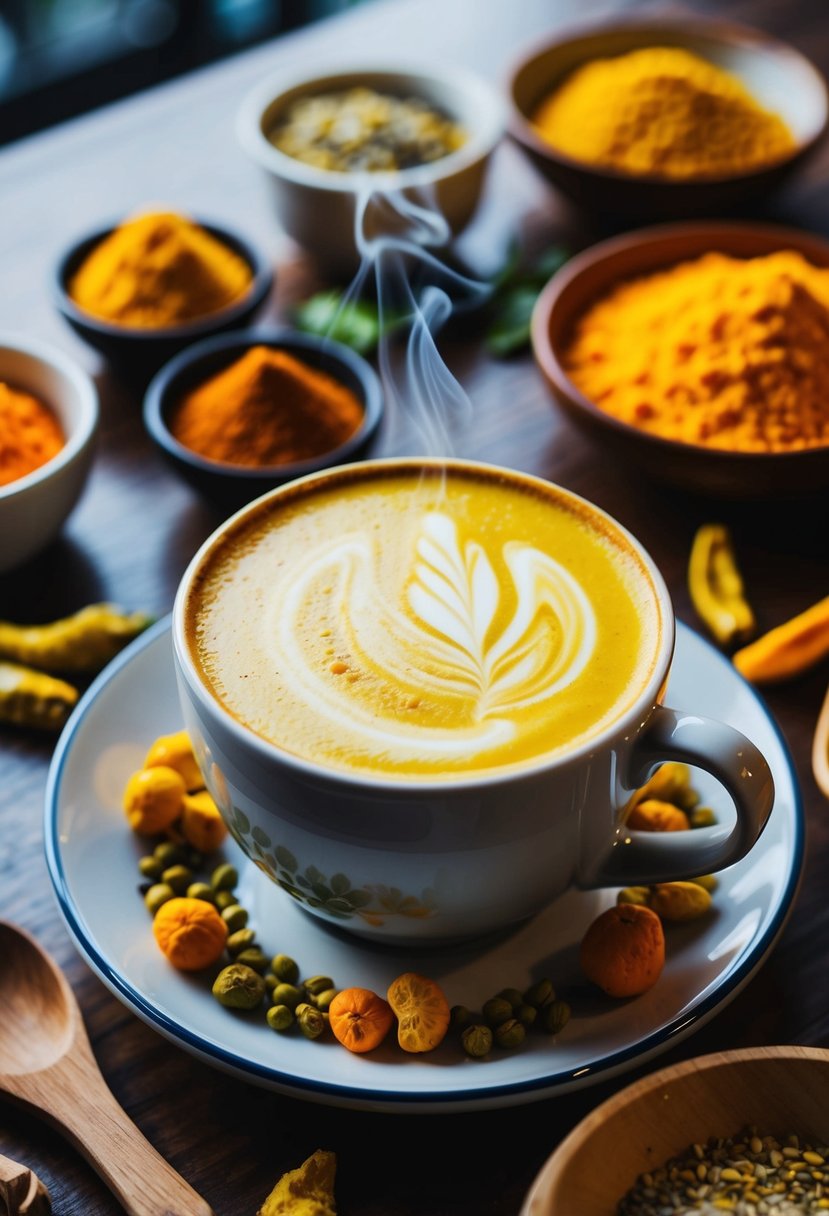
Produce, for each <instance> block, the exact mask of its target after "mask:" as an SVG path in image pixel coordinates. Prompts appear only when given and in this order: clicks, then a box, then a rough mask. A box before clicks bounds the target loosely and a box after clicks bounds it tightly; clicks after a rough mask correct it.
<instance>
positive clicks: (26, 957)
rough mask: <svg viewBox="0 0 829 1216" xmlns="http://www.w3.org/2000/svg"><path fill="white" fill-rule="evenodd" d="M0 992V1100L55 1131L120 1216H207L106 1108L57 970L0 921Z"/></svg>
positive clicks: (121, 1116) (109, 1100)
mask: <svg viewBox="0 0 829 1216" xmlns="http://www.w3.org/2000/svg"><path fill="white" fill-rule="evenodd" d="M0 993H2V1001H3V1017H2V1018H0V1093H5V1094H7V1095H8V1096H9V1097H10V1098H12V1099H14V1100H16V1101H18V1102H20V1103H21V1104H22V1105H23V1106H25V1107H27V1108H28V1109H29V1110H31V1111H34V1112H35V1113H37V1114H40V1115H42V1116H43V1117H44V1118H45V1119H46V1120H47V1121H48V1122H49V1123H51V1124H53V1125H54V1126H55V1127H57V1128H58V1130H59V1131H61V1132H63V1133H64V1135H66V1137H67V1138H68V1139H69V1140H70V1141H71V1143H72V1144H73V1145H74V1146H75V1147H76V1148H77V1149H78V1151H79V1152H80V1153H82V1154H83V1156H84V1157H86V1159H87V1160H88V1161H89V1163H90V1165H92V1167H93V1168H94V1169H95V1170H97V1172H98V1173H99V1174H100V1176H101V1178H102V1179H103V1180H104V1182H105V1183H106V1184H107V1186H108V1187H109V1188H110V1190H111V1191H112V1192H113V1194H114V1195H115V1196H116V1198H117V1199H118V1201H119V1202H120V1203H121V1205H122V1206H123V1208H124V1209H125V1211H126V1212H128V1213H129V1216H213V1213H212V1211H211V1209H210V1207H208V1205H207V1204H206V1203H205V1201H204V1200H203V1199H202V1198H201V1196H200V1195H198V1194H196V1192H195V1191H194V1190H193V1189H192V1188H191V1187H190V1186H189V1185H188V1184H187V1183H186V1182H185V1181H184V1179H183V1178H181V1177H180V1176H179V1175H178V1174H177V1173H176V1172H175V1170H174V1169H173V1168H172V1166H170V1165H168V1164H167V1162H166V1161H165V1160H164V1158H163V1157H161V1156H159V1154H158V1153H157V1152H156V1151H155V1149H154V1148H153V1147H152V1145H150V1144H149V1142H148V1141H147V1140H145V1139H144V1137H143V1136H142V1135H141V1132H140V1131H139V1130H138V1128H137V1127H136V1126H135V1124H134V1123H133V1122H132V1121H131V1119H130V1118H129V1117H128V1115H127V1114H126V1113H125V1111H124V1110H123V1109H122V1108H121V1107H120V1106H119V1105H118V1103H117V1102H116V1100H115V1098H114V1097H113V1095H112V1093H111V1091H110V1089H109V1087H108V1086H107V1084H106V1081H105V1080H104V1078H103V1076H102V1075H101V1072H100V1070H99V1068H98V1065H97V1063H96V1061H95V1057H94V1056H93V1054H92V1048H91V1046H90V1044H89V1039H88V1037H87V1034H86V1029H85V1027H84V1024H83V1018H82V1016H81V1011H80V1008H79V1007H78V1003H77V1001H76V1000H75V996H74V994H73V992H72V989H71V988H70V987H69V984H68V983H67V981H66V978H65V977H64V975H63V972H62V971H61V970H60V968H59V967H58V965H57V963H56V962H55V961H54V959H52V958H51V957H50V956H49V955H48V954H47V953H46V951H45V950H43V948H42V947H41V946H40V945H38V943H37V942H36V941H35V940H34V938H33V937H31V936H30V935H29V934H28V933H26V932H25V930H23V929H20V928H18V927H17V926H15V925H12V924H9V923H8V922H7V921H0Z"/></svg>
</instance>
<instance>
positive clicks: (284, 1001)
mask: <svg viewBox="0 0 829 1216" xmlns="http://www.w3.org/2000/svg"><path fill="white" fill-rule="evenodd" d="M304 999H305V993H304V992H303V991H302V989H301V988H297V987H296V986H295V985H294V984H277V985H276V987H275V988H274V990H273V992H272V993H271V1000H272V1001H273V1003H274V1005H287V1006H288V1008H289V1009H296V1007H297V1005H300V1004H301V1003H302V1002H303V1000H304Z"/></svg>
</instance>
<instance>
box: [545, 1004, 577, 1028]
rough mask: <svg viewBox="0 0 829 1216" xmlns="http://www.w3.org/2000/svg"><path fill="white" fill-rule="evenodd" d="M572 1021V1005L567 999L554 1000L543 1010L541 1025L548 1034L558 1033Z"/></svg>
mask: <svg viewBox="0 0 829 1216" xmlns="http://www.w3.org/2000/svg"><path fill="white" fill-rule="evenodd" d="M569 1021H570V1006H569V1005H568V1004H567V1002H566V1001H552V1002H551V1003H550V1004H549V1005H545V1007H544V1008H543V1009H542V1010H541V1014H540V1020H539V1025H540V1026H541V1027H542V1029H543V1030H546V1031H547V1034H558V1033H559V1031H562V1030H563V1029H564V1027H565V1026H566V1025H567V1023H568V1022H569Z"/></svg>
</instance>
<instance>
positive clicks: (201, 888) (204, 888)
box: [187, 882, 216, 904]
mask: <svg viewBox="0 0 829 1216" xmlns="http://www.w3.org/2000/svg"><path fill="white" fill-rule="evenodd" d="M187 897H188V899H203V900H204V902H205V903H207V904H215V902H216V897H215V895H214V894H213V892H212V891H211V889H210V887H209V886H208V885H207V883H206V882H191V883H190V886H189V887H188V888H187Z"/></svg>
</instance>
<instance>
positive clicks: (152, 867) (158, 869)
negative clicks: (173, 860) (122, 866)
mask: <svg viewBox="0 0 829 1216" xmlns="http://www.w3.org/2000/svg"><path fill="white" fill-rule="evenodd" d="M138 871H139V873H140V874H143V876H144V878H150V879H152V881H153V882H158V880H159V879H160V878H161V875H162V874H163V873H164V864H163V862H160V861H159V860H158V858H157V857H153V856H150V857H141V858H140V859H139V862H138Z"/></svg>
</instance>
